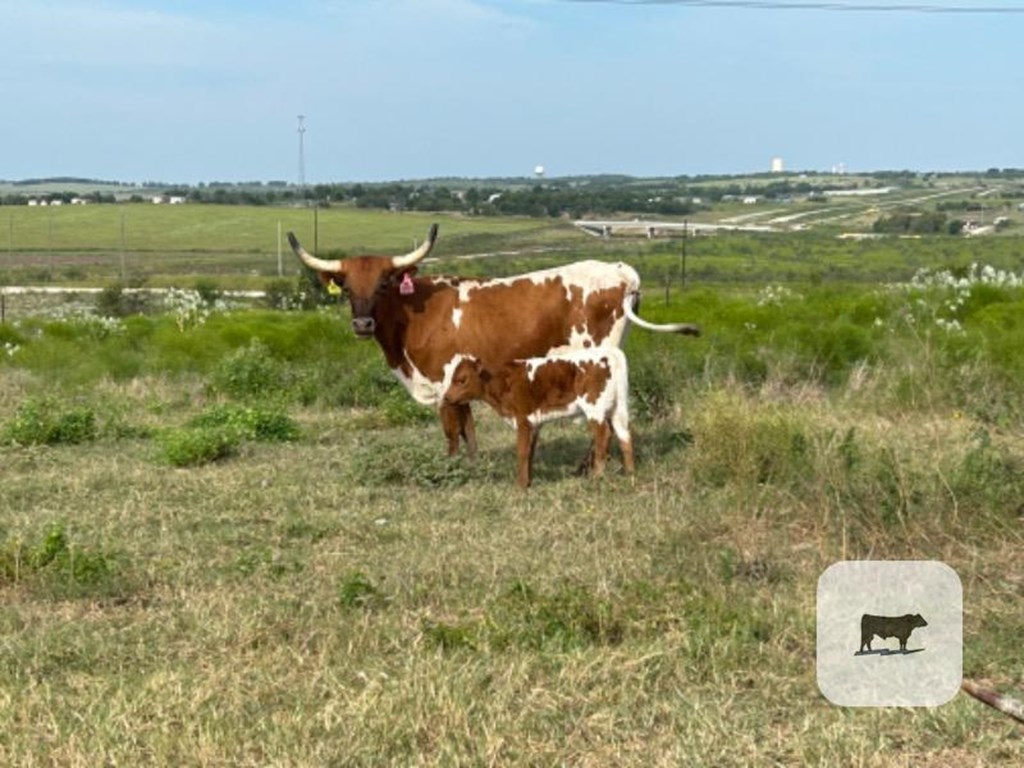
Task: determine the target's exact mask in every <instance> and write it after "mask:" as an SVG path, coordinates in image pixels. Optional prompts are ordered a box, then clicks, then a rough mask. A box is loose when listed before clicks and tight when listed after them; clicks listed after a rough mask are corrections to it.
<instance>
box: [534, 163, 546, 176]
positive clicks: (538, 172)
mask: <svg viewBox="0 0 1024 768" xmlns="http://www.w3.org/2000/svg"><path fill="white" fill-rule="evenodd" d="M533 175H534V176H535V177H537V178H538V179H543V178H544V166H543V165H537V166H534V168H533Z"/></svg>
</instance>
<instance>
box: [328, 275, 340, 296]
mask: <svg viewBox="0 0 1024 768" xmlns="http://www.w3.org/2000/svg"><path fill="white" fill-rule="evenodd" d="M327 292H328V293H329V294H331V296H338V295H340V294H341V288H340V287H339V286H338V284H337V283H336V282H334V278H333V277H332V278H331V279H330V280H328V281H327Z"/></svg>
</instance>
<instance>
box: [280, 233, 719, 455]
mask: <svg viewBox="0 0 1024 768" xmlns="http://www.w3.org/2000/svg"><path fill="white" fill-rule="evenodd" d="M436 239H437V225H436V224H434V225H433V226H432V227H431V228H430V234H429V235H428V237H427V239H426V240H425V241H424V242H423V244H422V245H420V246H419V247H418V248H416V249H415V250H413V251H411V252H410V253H408V254H405V255H403V256H356V257H351V258H346V259H334V260H325V259H319V258H316V257H315V256H312V255H310V254H309V253H307V252H306V251H305V249H303V247H302V246H301V245H300V244H299V241H298V240H297V239H296V238H295V235H294V234H292V233H291V232H289V233H288V240H289V242H290V243H291V246H292V250H293V251H294V252H295V254H296V256H298V257H299V259H301V260H302V262H303V263H304V264H305V265H306V266H308V267H309V268H310V269H312V270H314V271H316V272H317V273H318V274H319V276H320V279H321V280H322V281H323V282H324V283H325V284H327V283H334V284H335V285H337V286H339V287H341V288H343V289H344V290H345V292H346V293H347V294H348V297H349V303H350V306H351V310H352V330H353V331H354V332H355V334H356V336H358V337H359V338H364V339H370V338H375V339H376V340H377V343H378V344H380V347H381V350H383V352H384V357H385V359H386V360H387V364H388V366H389V367H390V368H391V370H392V371H393V372H394V374H395V376H397V377H398V379H399V380H400V381H401V382H402V384H403V385H404V386H405V388H406V389H407V390H408V391H409V394H411V395H412V397H413V398H414V399H415V400H416V401H418V402H420V403H423V404H424V405H434V406H437V407H438V411H439V415H440V417H441V424H442V427H443V429H444V434H445V437H446V438H447V442H448V453H449V454H454V453H456V452H457V451H458V447H459V438H460V436H461V438H462V439H463V440H465V441H466V449H467V452H468V453H469V454H470V455H471V456H472V455H474V454H475V453H476V436H475V433H474V427H473V414H472V411H471V410H470V406H469V405H466V404H461V405H450V404H446V403H444V402H443V401H442V394H443V390H442V388H441V387H442V379H443V378H444V368H445V365H447V364H448V363H450V362H451V360H452V359H453V358H454V357H455V355H457V354H460V353H461V354H464V355H472V356H473V357H475V358H476V359H478V360H480V361H482V362H484V363H486V364H487V365H498V364H500V363H504V362H507V361H508V360H514V359H517V358H526V357H537V356H543V355H547V354H548V353H549V352H550V351H551V350H553V349H557V348H559V347H569V348H587V347H619V346H621V344H622V341H623V337H624V335H625V332H626V327H627V324H628V323H630V322H632V323H635V324H636V325H638V326H640V327H642V328H647V329H649V330H653V331H662V332H669V333H682V334H690V335H694V336H696V335H699V334H700V330H699V329H698V328H697V327H696V326H694V325H690V324H688V323H673V324H666V325H655V324H652V323H649V322H647V321H645V320H642V319H641V318H639V317H637V315H636V313H635V311H634V309H635V307H636V305H637V303H638V301H639V292H640V277H639V276H638V275H637V273H636V270H634V269H633V268H632V267H630V266H628V265H627V264H623V263H621V262H619V263H614V264H610V263H605V262H600V261H580V262H575V263H573V264H568V265H566V266H563V267H555V268H553V269H543V270H539V271H536V272H528V273H526V274H521V275H516V276H513V277H504V278H487V279H478V278H460V277H444V276H435V277H417V278H413V277H412V275H413V274H414V273H415V271H416V265H417V263H418V262H420V261H421V260H422V259H423V258H424V257H425V256H426V255H427V254H428V253H430V251H431V249H432V248H433V246H434V242H435V240H436Z"/></svg>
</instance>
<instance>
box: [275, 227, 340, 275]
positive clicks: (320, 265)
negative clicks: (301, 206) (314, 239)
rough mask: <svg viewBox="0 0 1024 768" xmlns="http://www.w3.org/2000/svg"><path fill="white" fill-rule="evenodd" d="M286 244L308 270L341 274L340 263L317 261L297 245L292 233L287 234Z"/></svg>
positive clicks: (297, 241)
mask: <svg viewBox="0 0 1024 768" xmlns="http://www.w3.org/2000/svg"><path fill="white" fill-rule="evenodd" d="M288 242H289V244H290V245H291V246H292V250H293V251H295V255H296V256H298V257H299V258H300V259H302V263H303V264H305V265H306V266H307V267H309V268H310V269H315V270H317V271H318V272H341V261H340V260H338V259H334V260H333V261H327V260H325V259H318V258H317V257H316V256H312V255H311V254H309V253H307V252H306V249H305V248H303V247H302V246H301V245H299V240H298V238H296V237H295V234H294V233H293V232H289V233H288Z"/></svg>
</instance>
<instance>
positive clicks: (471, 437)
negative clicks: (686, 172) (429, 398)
mask: <svg viewBox="0 0 1024 768" xmlns="http://www.w3.org/2000/svg"><path fill="white" fill-rule="evenodd" d="M438 415H439V416H440V417H441V429H442V430H444V437H445V441H446V442H447V444H448V455H449V456H454V455H455V454H457V453H458V452H459V438H462V439H463V440H465V441H466V455H467V456H469V458H471V459H472V458H475V457H476V427H475V426H474V424H473V410H472V408H471V407H470V405H469V403H457V404H453V403H441V407H440V408H438Z"/></svg>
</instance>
